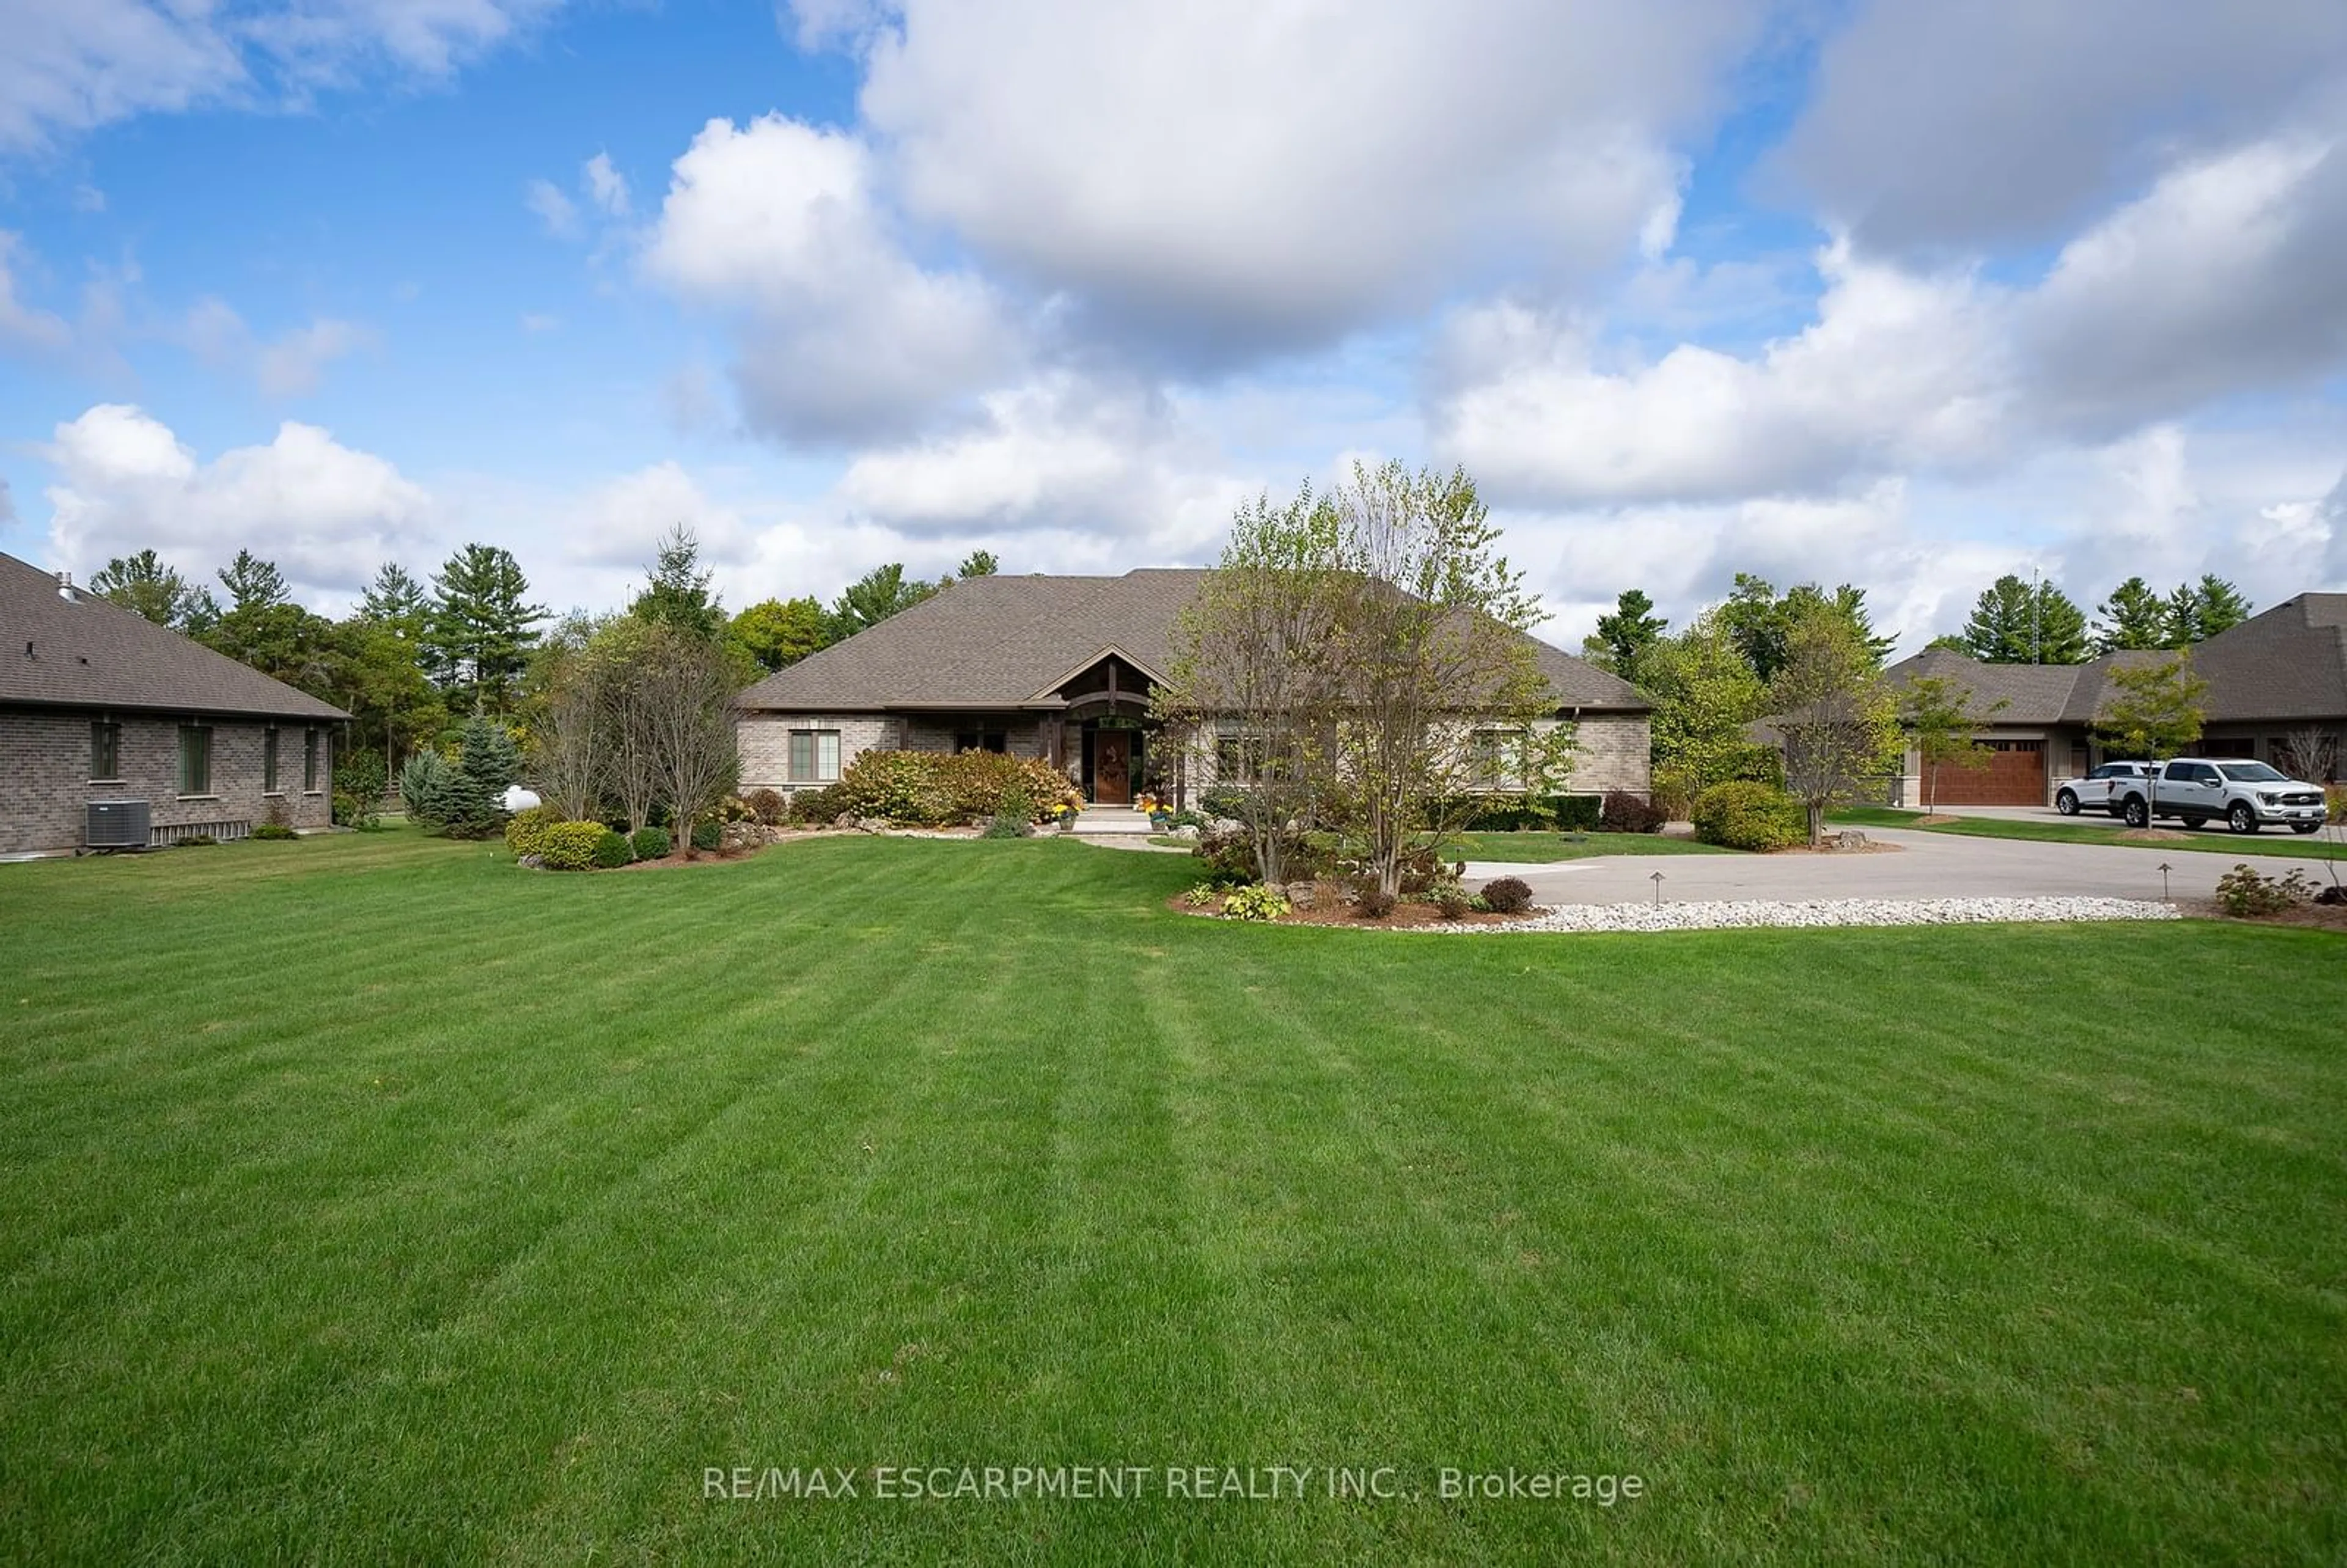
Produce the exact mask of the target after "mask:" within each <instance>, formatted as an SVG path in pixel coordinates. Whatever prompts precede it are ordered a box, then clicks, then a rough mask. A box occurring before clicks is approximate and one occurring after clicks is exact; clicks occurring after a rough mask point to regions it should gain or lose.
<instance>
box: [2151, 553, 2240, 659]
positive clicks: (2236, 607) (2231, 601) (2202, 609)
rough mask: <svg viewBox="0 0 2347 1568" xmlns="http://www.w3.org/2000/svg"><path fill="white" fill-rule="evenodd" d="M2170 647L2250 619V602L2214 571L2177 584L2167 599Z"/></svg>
mask: <svg viewBox="0 0 2347 1568" xmlns="http://www.w3.org/2000/svg"><path fill="white" fill-rule="evenodd" d="M2167 610H2168V642H2167V643H2166V644H2165V646H2167V647H2170V648H2188V647H2189V646H2191V645H2192V644H2193V643H2195V642H2205V641H2208V640H2209V638H2211V637H2214V636H2216V635H2217V633H2219V632H2220V631H2228V630H2231V629H2232V628H2234V627H2236V626H2239V624H2240V623H2241V622H2243V621H2244V620H2248V619H2249V618H2250V601H2249V600H2246V599H2243V598H2242V597H2241V590H2240V589H2237V588H2235V587H2234V586H2233V585H2232V584H2231V583H2229V582H2227V581H2226V580H2225V579H2223V578H2220V577H2219V576H2217V575H2216V574H2215V573H2214V572H2210V573H2209V574H2208V575H2206V576H2204V577H2202V578H2201V579H2200V580H2199V581H2198V582H2184V583H2178V584H2177V585H2176V588H2175V589H2174V591H2172V592H2171V593H2169V594H2168V600H2167Z"/></svg>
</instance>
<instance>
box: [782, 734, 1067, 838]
mask: <svg viewBox="0 0 2347 1568" xmlns="http://www.w3.org/2000/svg"><path fill="white" fill-rule="evenodd" d="M819 793H821V794H825V795H827V796H830V797H831V798H830V799H828V800H826V801H825V802H824V804H825V805H826V806H831V807H833V809H832V811H831V815H833V816H836V815H838V814H839V813H840V812H842V811H846V812H852V813H854V814H855V815H857V816H877V817H883V818H885V819H887V821H889V822H891V823H894V824H896V825H898V826H900V827H938V826H943V825H948V824H950V823H958V822H977V821H983V820H985V819H987V818H989V817H993V816H996V815H1000V814H1001V813H1002V811H1003V810H1004V808H1005V806H1006V805H1007V804H1012V803H1014V802H1016V801H1018V800H1020V799H1023V800H1024V801H1025V802H1026V808H1025V809H1026V811H1027V813H1028V815H1029V818H1030V820H1034V819H1035V817H1036V816H1037V815H1039V814H1038V812H1037V807H1038V804H1043V805H1045V806H1046V807H1047V809H1046V810H1044V811H1043V812H1042V813H1040V815H1059V813H1058V812H1057V810H1056V809H1048V808H1050V807H1055V806H1057V805H1059V804H1076V805H1081V804H1082V800H1083V797H1082V795H1081V794H1080V793H1078V792H1076V790H1075V788H1074V785H1073V784H1071V782H1070V780H1069V778H1068V775H1067V774H1063V773H1061V771H1060V770H1059V769H1057V768H1055V767H1053V766H1052V765H1051V764H1050V763H1048V762H1045V761H1043V760H1042V759H1041V758H1039V757H1012V756H1005V755H1003V754H1002V753H999V752H964V753H961V754H960V755H958V756H951V757H948V756H944V755H941V754H939V753H936V752H864V753H860V754H858V755H857V757H856V760H855V761H854V762H852V763H850V764H847V769H846V772H845V773H843V774H841V775H840V780H839V783H837V784H834V785H832V786H831V787H830V788H829V789H827V790H825V791H822V792H819ZM823 820H829V818H828V817H826V818H824V819H823Z"/></svg>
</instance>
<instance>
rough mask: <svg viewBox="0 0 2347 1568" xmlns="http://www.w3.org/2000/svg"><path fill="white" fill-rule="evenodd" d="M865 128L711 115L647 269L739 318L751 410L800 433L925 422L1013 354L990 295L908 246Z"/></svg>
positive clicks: (822, 434)
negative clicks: (895, 223)
mask: <svg viewBox="0 0 2347 1568" xmlns="http://www.w3.org/2000/svg"><path fill="white" fill-rule="evenodd" d="M874 178H875V170H874V166H873V161H872V157H871V154H870V151H869V149H866V147H865V146H864V144H863V143H862V142H861V141H859V140H858V139H856V138H855V137H854V136H852V135H849V134H846V133H844V132H839V131H831V130H823V129H818V128H815V127H813V126H808V125H804V124H801V123H800V122H798V121H796V120H792V119H787V118H783V117H781V116H779V115H769V116H766V117H765V118H761V119H757V120H754V121H752V122H751V123H750V124H748V125H746V126H736V125H734V124H733V123H732V122H730V121H726V120H712V121H711V122H710V123H709V124H708V126H707V127H706V128H703V129H702V132H701V134H700V135H699V136H697V137H695V138H693V142H692V147H691V148H690V149H688V150H687V151H686V152H685V153H684V155H683V156H682V157H681V158H679V159H677V160H676V166H675V169H674V171H673V176H672V178H671V182H670V185H669V190H668V194H667V197H666V199H665V200H663V201H662V203H661V214H660V219H659V220H658V222H657V224H656V225H655V226H654V228H653V230H652V231H651V234H650V236H649V238H648V241H647V244H646V248H645V251H644V255H643V265H644V268H645V271H646V272H647V273H648V274H649V275H650V276H651V277H652V278H654V279H655V280H657V281H659V282H661V283H662V284H664V285H665V286H667V287H668V288H670V289H671V290H672V291H674V292H676V293H677V294H678V295H680V296H681V297H682V298H683V299H685V300H686V301H688V302H692V303H694V304H697V305H701V306H703V307H706V308H708V309H711V310H713V311H717V312H720V313H723V314H724V315H726V316H728V317H729V318H730V319H732V320H733V322H734V323H736V327H737V334H736V349H737V357H736V360H735V363H734V365H733V380H734V384H735V387H736V390H737V391H738V393H739V395H740V399H741V404H742V411H743V417H744V419H745V421H746V422H747V423H748V424H749V425H751V426H752V427H753V428H755V429H759V430H762V431H764V432H766V433H768V434H772V435H776V436H783V437H785V438H787V439H793V440H813V441H828V440H849V439H856V438H866V437H871V436H888V435H897V434H902V433H905V432H907V431H910V430H915V429H918V428H920V427H922V426H923V425H926V424H928V422H930V421H931V420H932V419H933V418H934V417H935V416H936V415H938V412H939V411H940V410H941V409H945V408H949V407H951V406H953V405H955V404H956V403H957V402H958V401H959V400H961V399H964V398H966V397H968V396H969V395H971V394H973V393H975V392H976V391H977V390H979V388H981V387H983V386H985V385H986V384H989V382H990V381H991V380H992V379H993V378H994V377H996V376H997V375H998V374H1000V373H1002V372H1003V371H1004V370H1006V369H1007V368H1009V367H1010V366H1011V365H1012V364H1015V363H1016V360H1017V357H1018V353H1019V342H1018V337H1017V334H1016V333H1014V332H1013V330H1012V329H1011V327H1010V325H1009V324H1008V323H1007V322H1006V320H1005V318H1004V315H1003V314H1002V313H1001V311H1000V309H999V302H998V301H997V299H996V296H995V295H994V293H993V292H992V291H991V290H990V289H989V287H988V286H987V285H986V284H985V283H983V282H980V281H979V280H978V279H977V278H975V277H973V276H971V275H969V274H968V273H964V272H952V271H942V270H931V269H928V268H925V267H923V266H921V265H919V264H918V263H917V262H916V261H914V260H913V259H912V258H911V256H910V255H909V254H908V253H907V250H906V247H905V245H904V243H903V241H901V239H900V238H899V237H898V236H897V234H896V233H895V232H894V231H893V227H892V224H891V221H890V220H889V217H888V215H887V210H885V208H884V207H883V206H882V205H881V204H880V202H879V201H878V200H877V198H876V191H875V190H874Z"/></svg>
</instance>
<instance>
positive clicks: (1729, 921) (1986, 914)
mask: <svg viewBox="0 0 2347 1568" xmlns="http://www.w3.org/2000/svg"><path fill="white" fill-rule="evenodd" d="M2179 918H2181V917H2180V916H2179V915H2178V913H2177V910H2176V907H2175V906H2174V905H2172V904H2160V903H2155V902H2153V901H2151V900H2148V899H2141V898H1820V899H1817V900H1814V901H1812V902H1809V903H1800V904H1791V903H1774V902H1769V901H1767V900H1760V899H1754V900H1749V901H1741V902H1735V903H1714V904H1566V905H1563V906H1560V907H1556V908H1553V909H1551V910H1549V911H1548V912H1547V913H1546V914H1542V915H1536V916H1534V917H1532V918H1530V919H1525V920H1511V921H1509V922H1508V923H1507V924H1505V925H1491V926H1454V925H1449V924H1440V925H1431V926H1413V927H1409V929H1410V930H1412V931H1446V932H1450V933H1453V934H1457V935H1466V934H1469V933H1480V932H1501V931H1711V930H1719V929H1723V928H1727V927H1747V926H1979V925H1988V924H1991V923H1994V922H2000V921H2007V920H2175V919H2179Z"/></svg>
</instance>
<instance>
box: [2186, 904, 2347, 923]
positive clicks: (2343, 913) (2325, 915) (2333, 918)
mask: <svg viewBox="0 0 2347 1568" xmlns="http://www.w3.org/2000/svg"><path fill="white" fill-rule="evenodd" d="M2176 907H2178V909H2180V910H2182V911H2183V912H2184V913H2185V914H2187V915H2189V916H2191V917H2193V918H2194V919H2198V920H2229V921H2231V922H2233V923H2234V924H2235V925H2239V926H2305V927H2311V928H2312V929H2314V930H2318V931H2347V904H2301V905H2300V906H2298V907H2296V908H2294V909H2285V910H2283V911H2282V912H2281V913H2280V914H2279V915H2228V914H2227V913H2225V910H2224V907H2223V906H2222V905H2220V904H2219V903H2218V902H2217V901H2216V900H2215V899H2213V898H2178V900H2177V901H2176Z"/></svg>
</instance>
